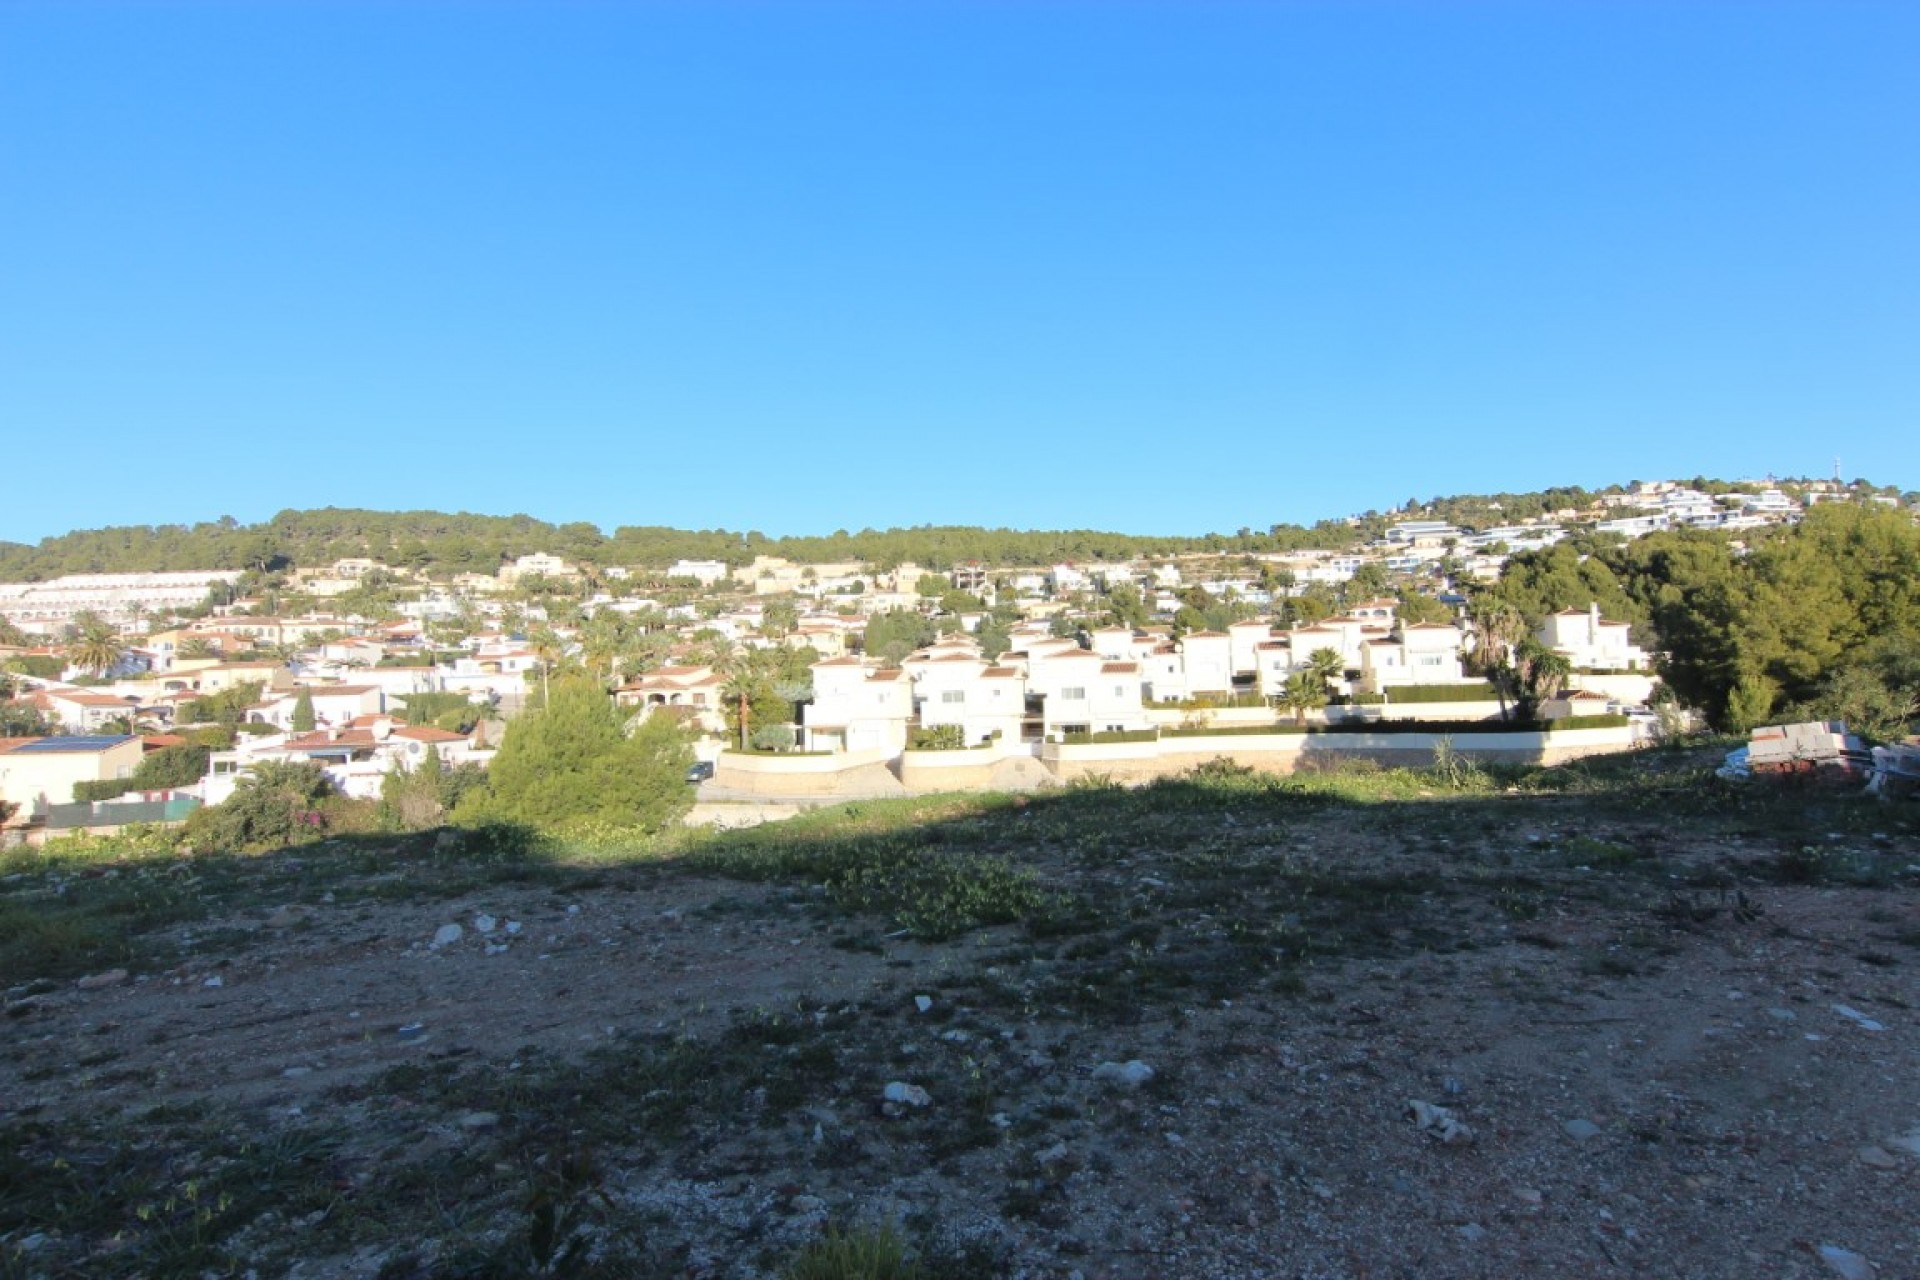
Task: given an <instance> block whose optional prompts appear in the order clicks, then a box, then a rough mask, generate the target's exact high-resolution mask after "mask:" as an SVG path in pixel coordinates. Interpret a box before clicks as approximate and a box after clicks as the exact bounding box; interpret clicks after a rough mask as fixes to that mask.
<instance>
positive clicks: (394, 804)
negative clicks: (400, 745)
mask: <svg viewBox="0 0 1920 1280" xmlns="http://www.w3.org/2000/svg"><path fill="white" fill-rule="evenodd" d="M446 781H447V768H446V762H445V761H443V760H441V759H440V753H439V752H438V751H432V750H429V751H428V752H427V753H426V754H425V755H423V756H421V758H420V763H419V764H417V765H412V766H409V765H408V764H407V762H406V761H404V760H402V761H400V762H398V764H396V765H395V767H393V768H392V769H389V770H388V771H387V774H386V776H385V777H383V778H381V779H380V806H379V815H380V825H381V826H383V827H386V828H387V829H389V830H396V831H425V830H428V829H429V828H432V827H437V826H439V825H440V824H441V822H442V821H443V820H444V819H445V818H446V816H447V796H446Z"/></svg>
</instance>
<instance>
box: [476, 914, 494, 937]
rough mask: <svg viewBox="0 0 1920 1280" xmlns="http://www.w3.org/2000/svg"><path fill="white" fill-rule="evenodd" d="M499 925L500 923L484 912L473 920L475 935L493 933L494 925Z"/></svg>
mask: <svg viewBox="0 0 1920 1280" xmlns="http://www.w3.org/2000/svg"><path fill="white" fill-rule="evenodd" d="M497 923H499V922H498V921H496V920H495V919H494V918H493V917H492V916H490V915H488V914H487V913H486V912H484V911H483V912H481V913H480V914H479V915H477V916H475V917H474V918H473V931H474V932H475V933H492V932H493V928H494V925H496V924H497Z"/></svg>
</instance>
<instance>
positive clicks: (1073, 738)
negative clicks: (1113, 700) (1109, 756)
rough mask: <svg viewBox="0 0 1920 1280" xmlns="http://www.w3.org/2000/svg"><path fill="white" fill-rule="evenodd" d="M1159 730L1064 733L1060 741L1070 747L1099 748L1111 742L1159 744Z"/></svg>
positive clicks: (1109, 730)
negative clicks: (1098, 746)
mask: <svg viewBox="0 0 1920 1280" xmlns="http://www.w3.org/2000/svg"><path fill="white" fill-rule="evenodd" d="M1159 740H1160V731H1159V730H1158V729H1107V730H1102V731H1101V732H1099V733H1063V734H1061V735H1060V741H1061V742H1062V743H1064V744H1065V745H1067V746H1070V747H1083V746H1097V745H1100V744H1104V743H1110V742H1157V741H1159Z"/></svg>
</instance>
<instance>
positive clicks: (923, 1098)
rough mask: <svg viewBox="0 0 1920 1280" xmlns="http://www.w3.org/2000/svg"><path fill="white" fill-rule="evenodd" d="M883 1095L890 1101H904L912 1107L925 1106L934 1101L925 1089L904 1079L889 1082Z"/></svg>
mask: <svg viewBox="0 0 1920 1280" xmlns="http://www.w3.org/2000/svg"><path fill="white" fill-rule="evenodd" d="M882 1096H883V1097H885V1098H886V1100H887V1101H888V1102H904V1103H906V1104H907V1105H908V1106H910V1107H924V1106H926V1105H928V1104H929V1103H931V1102H932V1101H933V1098H932V1097H931V1096H929V1095H928V1093H927V1091H926V1090H925V1089H922V1088H921V1087H920V1086H919V1085H917V1084H908V1083H906V1082H905V1081H903V1080H894V1081H891V1082H889V1083H888V1085H887V1087H886V1090H885V1091H884V1093H883V1095H882Z"/></svg>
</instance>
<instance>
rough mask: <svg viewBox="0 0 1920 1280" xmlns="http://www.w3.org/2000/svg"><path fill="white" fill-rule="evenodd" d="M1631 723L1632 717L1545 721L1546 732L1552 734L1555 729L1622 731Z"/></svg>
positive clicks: (1582, 717)
mask: <svg viewBox="0 0 1920 1280" xmlns="http://www.w3.org/2000/svg"><path fill="white" fill-rule="evenodd" d="M1632 723H1633V719H1632V717H1630V716H1623V715H1612V716H1607V715H1600V716H1563V717H1562V718H1560V719H1558V720H1549V721H1547V732H1549V733H1552V732H1553V731H1554V730H1556V729H1623V728H1625V727H1626V726H1627V725H1629V724H1632Z"/></svg>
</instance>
